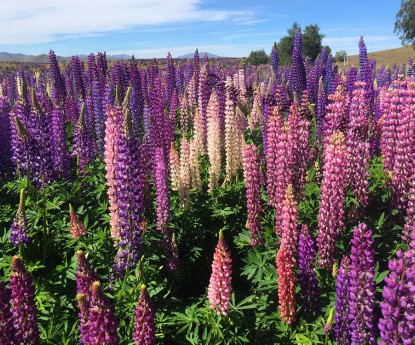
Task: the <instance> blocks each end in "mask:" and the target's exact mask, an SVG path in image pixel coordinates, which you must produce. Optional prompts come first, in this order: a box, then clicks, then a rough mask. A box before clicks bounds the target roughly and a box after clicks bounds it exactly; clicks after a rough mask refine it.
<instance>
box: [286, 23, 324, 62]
mask: <svg viewBox="0 0 415 345" xmlns="http://www.w3.org/2000/svg"><path fill="white" fill-rule="evenodd" d="M298 30H301V26H300V25H299V24H298V23H297V22H294V24H293V25H292V27H291V28H289V29H288V30H287V34H288V35H287V36H284V37H282V38H281V39H280V41H279V43H278V56H279V63H280V65H289V64H290V63H291V55H292V52H293V47H294V36H295V33H296V32H297V31H298ZM323 37H324V35H322V34H320V28H319V27H318V25H316V24H314V25H307V26H306V27H305V30H304V33H303V39H302V45H303V55H304V56H305V57H307V58H309V59H310V60H311V61H314V60H315V59H316V58H317V56H318V54H320V53H321V49H322V48H323V46H322V41H323Z"/></svg>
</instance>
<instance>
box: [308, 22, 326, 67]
mask: <svg viewBox="0 0 415 345" xmlns="http://www.w3.org/2000/svg"><path fill="white" fill-rule="evenodd" d="M319 31H320V28H319V27H318V25H316V24H314V25H307V26H306V27H305V30H304V34H303V55H304V56H305V57H308V58H309V59H310V60H311V61H314V60H315V59H316V58H317V56H318V54H320V53H321V49H322V48H323V46H322V44H321V42H322V41H323V37H324V35H322V34H320V33H319Z"/></svg>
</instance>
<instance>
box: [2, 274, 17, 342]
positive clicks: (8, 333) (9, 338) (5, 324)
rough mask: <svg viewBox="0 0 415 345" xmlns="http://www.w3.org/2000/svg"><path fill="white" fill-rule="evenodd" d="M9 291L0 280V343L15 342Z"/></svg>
mask: <svg viewBox="0 0 415 345" xmlns="http://www.w3.org/2000/svg"><path fill="white" fill-rule="evenodd" d="M10 298H11V291H10V289H8V288H6V285H5V284H4V283H3V282H0V344H5V345H6V344H10V345H14V344H15V341H16V339H15V332H16V331H15V330H14V327H13V316H12V313H11V305H10Z"/></svg>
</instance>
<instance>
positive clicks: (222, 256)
mask: <svg viewBox="0 0 415 345" xmlns="http://www.w3.org/2000/svg"><path fill="white" fill-rule="evenodd" d="M231 291H232V258H231V253H230V251H229V248H228V245H227V244H226V242H225V239H224V238H223V232H222V230H221V231H220V232H219V241H218V244H217V245H216V249H215V254H214V255H213V262H212V275H211V276H210V282H209V289H208V299H209V303H210V309H215V310H216V313H217V314H218V315H221V314H222V315H228V309H229V301H230V299H231Z"/></svg>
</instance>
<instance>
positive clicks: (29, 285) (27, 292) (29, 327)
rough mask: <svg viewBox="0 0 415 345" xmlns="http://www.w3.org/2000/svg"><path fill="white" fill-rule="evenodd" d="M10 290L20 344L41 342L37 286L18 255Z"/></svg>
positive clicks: (15, 326)
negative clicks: (36, 297)
mask: <svg viewBox="0 0 415 345" xmlns="http://www.w3.org/2000/svg"><path fill="white" fill-rule="evenodd" d="M10 290H11V293H12V299H11V305H12V313H13V325H14V329H15V337H16V341H17V343H18V344H30V345H35V344H38V342H39V329H38V326H37V316H36V304H35V287H34V286H33V278H32V275H31V274H30V273H29V272H28V271H27V270H26V267H25V266H24V264H23V262H22V260H21V259H20V258H19V257H18V256H13V258H12V274H11V276H10Z"/></svg>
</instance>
